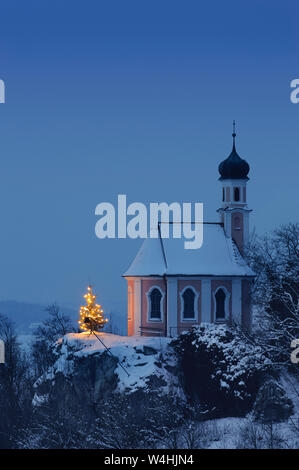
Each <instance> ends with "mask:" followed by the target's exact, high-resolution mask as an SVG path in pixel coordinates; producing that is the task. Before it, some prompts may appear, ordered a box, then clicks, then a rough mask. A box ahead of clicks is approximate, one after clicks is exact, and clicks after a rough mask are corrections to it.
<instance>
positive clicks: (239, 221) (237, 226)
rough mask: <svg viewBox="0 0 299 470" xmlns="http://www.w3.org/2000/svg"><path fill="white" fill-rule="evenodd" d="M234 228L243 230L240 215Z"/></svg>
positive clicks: (235, 220) (236, 217)
mask: <svg viewBox="0 0 299 470" xmlns="http://www.w3.org/2000/svg"><path fill="white" fill-rule="evenodd" d="M234 228H236V229H240V228H241V219H240V217H239V216H238V215H236V216H235V217H234Z"/></svg>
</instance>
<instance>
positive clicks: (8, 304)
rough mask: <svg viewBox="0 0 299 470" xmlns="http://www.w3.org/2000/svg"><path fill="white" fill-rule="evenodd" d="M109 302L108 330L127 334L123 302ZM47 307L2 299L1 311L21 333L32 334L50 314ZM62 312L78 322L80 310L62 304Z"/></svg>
mask: <svg viewBox="0 0 299 470" xmlns="http://www.w3.org/2000/svg"><path fill="white" fill-rule="evenodd" d="M109 304H110V306H111V310H110V312H109V311H108V312H107V311H105V316H107V317H108V319H109V323H108V325H107V331H108V332H111V333H116V334H120V335H125V334H126V319H125V317H124V316H123V315H122V313H121V312H123V310H124V309H123V307H122V304H121V303H120V302H117V301H111V302H109ZM58 305H59V302H58ZM45 309H46V305H39V304H31V303H26V302H17V301H15V300H3V301H0V313H2V314H3V315H6V316H7V317H8V318H10V319H11V320H12V321H14V322H15V324H16V327H17V331H18V334H19V335H31V334H32V331H33V329H34V328H35V327H36V326H38V324H39V323H42V322H43V321H44V320H45V318H46V317H47V316H48V313H47V312H46V310H45ZM61 312H63V313H64V314H65V315H68V316H69V317H70V318H71V319H72V320H73V322H74V324H76V323H77V320H78V310H76V309H75V308H74V309H72V308H69V307H64V306H61ZM105 329H106V328H105Z"/></svg>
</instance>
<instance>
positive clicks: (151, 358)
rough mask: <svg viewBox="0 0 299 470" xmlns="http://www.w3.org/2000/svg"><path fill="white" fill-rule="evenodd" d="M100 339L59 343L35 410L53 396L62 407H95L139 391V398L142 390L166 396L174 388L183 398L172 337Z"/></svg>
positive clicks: (70, 338) (39, 385)
mask: <svg viewBox="0 0 299 470" xmlns="http://www.w3.org/2000/svg"><path fill="white" fill-rule="evenodd" d="M97 336H98V338H99V339H98V338H96V337H95V336H94V335H88V334H86V333H78V334H74V333H72V334H68V335H66V336H64V337H63V338H62V339H61V340H59V342H58V343H57V345H56V346H55V349H54V352H55V355H56V357H57V359H56V361H55V363H54V365H53V366H52V367H51V368H50V369H49V371H48V372H47V374H46V375H44V376H42V377H41V378H40V379H39V380H38V381H37V382H36V384H35V396H34V404H35V405H36V406H38V405H40V404H45V402H47V401H49V400H51V397H53V400H55V402H56V403H58V404H61V406H65V403H66V401H67V402H68V404H69V403H70V402H71V401H72V400H74V401H78V400H79V402H80V403H81V405H82V406H84V405H86V407H91V406H94V405H95V404H97V403H99V402H100V401H101V400H102V399H106V398H108V397H109V396H110V395H111V393H112V392H124V393H126V394H132V393H136V392H138V396H139V397H140V392H145V393H146V392H148V391H156V392H157V393H160V394H168V393H169V392H170V389H171V393H175V394H177V395H178V396H179V397H180V398H183V396H184V394H183V391H182V388H181V386H180V384H179V381H178V377H177V365H176V356H175V354H174V352H173V350H172V348H171V347H170V346H169V342H170V340H169V339H167V338H149V337H123V336H117V335H112V334H108V333H97ZM103 344H104V345H105V346H106V347H105V346H104V345H103ZM106 348H108V350H107V349H106ZM58 406H59V405H58Z"/></svg>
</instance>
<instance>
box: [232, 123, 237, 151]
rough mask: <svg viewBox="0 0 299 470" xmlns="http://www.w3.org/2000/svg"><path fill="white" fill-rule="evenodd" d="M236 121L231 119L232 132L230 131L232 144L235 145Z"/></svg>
mask: <svg viewBox="0 0 299 470" xmlns="http://www.w3.org/2000/svg"><path fill="white" fill-rule="evenodd" d="M236 135H237V134H236V121H235V120H233V133H232V136H233V146H234V147H235V143H236Z"/></svg>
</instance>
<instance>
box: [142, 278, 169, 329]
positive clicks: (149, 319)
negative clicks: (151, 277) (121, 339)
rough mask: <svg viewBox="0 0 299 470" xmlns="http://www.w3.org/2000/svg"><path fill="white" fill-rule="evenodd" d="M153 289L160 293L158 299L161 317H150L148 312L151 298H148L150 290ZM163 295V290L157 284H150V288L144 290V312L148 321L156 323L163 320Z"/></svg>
mask: <svg viewBox="0 0 299 470" xmlns="http://www.w3.org/2000/svg"><path fill="white" fill-rule="evenodd" d="M154 289H158V290H159V291H160V293H161V295H162V297H161V301H160V312H161V318H151V316H150V312H151V299H150V295H151V293H152V291H153V290H154ZM164 297H165V292H163V290H162V289H161V287H160V286H157V285H154V286H151V288H150V289H149V290H148V291H147V292H146V300H147V314H146V318H147V321H148V322H154V323H157V322H161V323H162V322H163V321H164V308H163V306H164Z"/></svg>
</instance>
